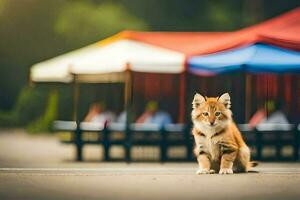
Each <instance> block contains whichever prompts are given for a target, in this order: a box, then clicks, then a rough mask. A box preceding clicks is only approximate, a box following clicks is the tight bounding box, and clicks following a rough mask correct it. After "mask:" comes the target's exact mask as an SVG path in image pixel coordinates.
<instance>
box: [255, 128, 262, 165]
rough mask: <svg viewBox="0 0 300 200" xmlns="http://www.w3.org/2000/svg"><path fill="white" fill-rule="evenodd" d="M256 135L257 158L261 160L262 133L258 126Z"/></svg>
mask: <svg viewBox="0 0 300 200" xmlns="http://www.w3.org/2000/svg"><path fill="white" fill-rule="evenodd" d="M254 132H255V136H256V159H257V160H261V158H262V133H261V132H259V131H258V130H257V129H256V128H255V130H254Z"/></svg>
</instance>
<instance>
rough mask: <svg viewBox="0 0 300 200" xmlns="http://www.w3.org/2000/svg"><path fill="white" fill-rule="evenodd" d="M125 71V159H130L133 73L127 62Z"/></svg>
mask: <svg viewBox="0 0 300 200" xmlns="http://www.w3.org/2000/svg"><path fill="white" fill-rule="evenodd" d="M126 68H127V70H126V72H125V92H124V94H125V110H126V129H125V138H126V139H125V160H126V162H130V161H131V155H130V149H131V129H130V122H131V121H132V117H131V116H132V100H133V73H132V72H131V71H130V64H129V63H127V66H126Z"/></svg>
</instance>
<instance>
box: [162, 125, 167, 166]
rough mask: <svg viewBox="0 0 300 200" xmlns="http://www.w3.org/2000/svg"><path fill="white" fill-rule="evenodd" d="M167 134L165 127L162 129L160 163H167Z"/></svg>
mask: <svg viewBox="0 0 300 200" xmlns="http://www.w3.org/2000/svg"><path fill="white" fill-rule="evenodd" d="M167 134H168V132H167V131H166V130H165V127H164V126H162V127H161V129H160V161H161V162H165V161H166V160H167Z"/></svg>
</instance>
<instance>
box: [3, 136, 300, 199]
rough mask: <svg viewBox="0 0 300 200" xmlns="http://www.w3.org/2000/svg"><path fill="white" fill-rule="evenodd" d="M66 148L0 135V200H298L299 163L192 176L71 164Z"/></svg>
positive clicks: (157, 168)
mask: <svg viewBox="0 0 300 200" xmlns="http://www.w3.org/2000/svg"><path fill="white" fill-rule="evenodd" d="M70 150H71V149H66V147H62V146H61V145H60V144H59V143H57V141H56V139H55V138H52V137H45V136H38V137H34V136H30V137H29V136H27V135H25V134H19V133H15V132H11V133H7V132H5V133H4V134H1V133H0V200H6V199H22V200H23V199H24V200H25V199H33V200H35V199H37V200H44V199H45V200H47V199H55V200H57V199H72V200H76V199H78V200H82V199H101V200H105V199H126V200H127V199H128V200H135V199H143V200H144V199H145V200H147V199H157V200H159V199H171V200H177V199H178V200H181V199H222V200H223V199H231V200H232V199H243V200H247V199H272V200H274V199H300V163H261V164H260V166H259V167H258V168H256V170H257V173H248V174H233V175H217V174H215V175H195V171H196V168H197V165H196V163H168V164H158V163H134V164H129V165H128V164H125V163H103V162H90V163H89V162H85V163H78V162H76V163H74V162H70V160H71V155H72V151H70ZM96 153H98V154H99V151H98V149H97V152H96ZM68 156H69V157H68ZM66 158H68V160H69V161H68V162H66V161H65V159H66Z"/></svg>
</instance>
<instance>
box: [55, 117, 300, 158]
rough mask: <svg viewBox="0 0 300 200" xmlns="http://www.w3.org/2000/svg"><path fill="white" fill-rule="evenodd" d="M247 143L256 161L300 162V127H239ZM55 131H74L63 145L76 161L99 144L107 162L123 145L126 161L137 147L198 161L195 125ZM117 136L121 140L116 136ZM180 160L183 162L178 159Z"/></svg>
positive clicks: (86, 125)
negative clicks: (269, 151) (176, 150)
mask: <svg viewBox="0 0 300 200" xmlns="http://www.w3.org/2000/svg"><path fill="white" fill-rule="evenodd" d="M238 127H239V129H240V131H241V132H242V134H243V136H244V138H245V140H246V143H247V144H248V145H249V146H250V147H251V148H252V149H254V150H255V154H254V155H253V159H255V160H294V161H296V160H298V159H299V134H300V125H298V126H297V125H294V124H261V125H259V126H257V127H256V128H249V126H248V124H239V125H238ZM53 128H54V131H66V132H71V133H72V135H71V136H72V137H71V138H69V139H67V140H65V139H64V140H62V142H63V143H68V144H74V145H76V160H78V161H81V160H83V155H82V150H83V148H84V146H85V145H89V144H97V145H102V146H103V149H104V151H103V158H104V160H105V161H111V160H113V159H112V158H111V156H110V149H111V147H112V146H114V145H120V146H122V147H123V148H124V149H125V156H124V159H123V160H125V161H127V162H131V161H132V156H131V150H132V148H133V147H134V146H157V147H158V148H159V149H160V161H161V162H166V161H170V160H172V158H170V157H169V156H168V153H167V152H168V149H169V148H170V147H174V146H175V147H176V146H184V147H185V149H186V151H185V152H186V154H185V156H184V158H181V160H182V161H190V160H194V156H193V153H192V149H193V137H192V134H191V126H189V125H186V124H168V125H165V126H159V125H156V124H136V123H133V124H130V125H129V126H126V125H125V124H120V123H109V124H106V125H103V124H100V123H90V122H81V123H79V122H75V121H55V122H54V126H53ZM91 132H93V133H96V135H97V137H92V138H90V137H85V135H84V133H91ZM114 135H117V136H118V137H114ZM285 146H291V147H292V149H293V152H292V155H290V156H289V157H286V156H284V155H283V154H282V150H283V148H284V147H285ZM272 147H274V148H275V155H273V157H272V156H271V157H266V156H264V154H263V150H264V149H265V148H272ZM177 160H179V159H177Z"/></svg>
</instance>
